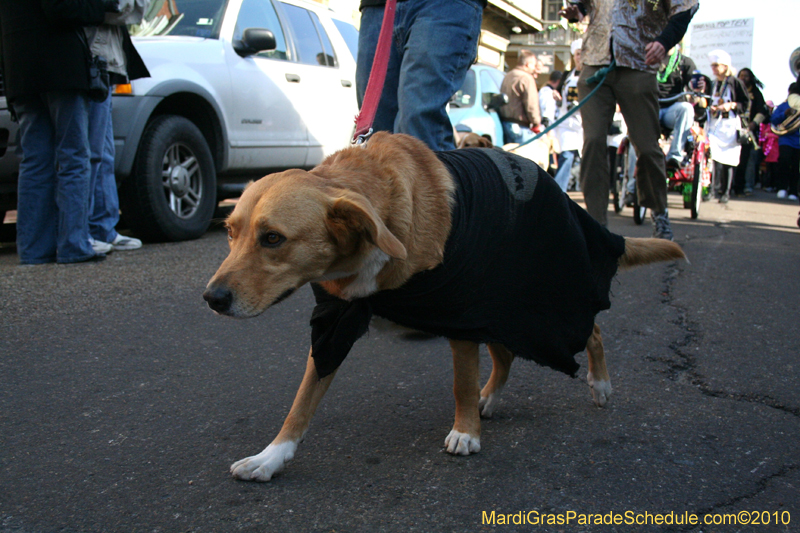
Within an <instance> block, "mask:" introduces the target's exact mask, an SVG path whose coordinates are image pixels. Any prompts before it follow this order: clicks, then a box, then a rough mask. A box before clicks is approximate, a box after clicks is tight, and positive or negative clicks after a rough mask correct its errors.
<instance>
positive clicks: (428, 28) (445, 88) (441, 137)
mask: <svg viewBox="0 0 800 533" xmlns="http://www.w3.org/2000/svg"><path fill="white" fill-rule="evenodd" d="M481 18H482V9H481V7H480V6H479V5H478V3H477V2H475V1H472V0H406V1H405V2H398V3H397V11H396V12H395V20H394V32H393V36H392V37H393V39H392V45H393V46H392V47H391V53H390V56H389V66H388V69H387V73H386V82H385V85H384V86H383V92H382V94H381V100H380V104H379V105H378V110H377V113H376V114H375V121H374V123H373V126H372V128H373V130H375V131H390V132H394V133H406V134H409V135H412V136H414V137H416V138H418V139H420V140H422V141H423V142H425V144H427V145H428V146H429V147H430V148H431V149H432V150H453V149H455V143H454V139H453V125H452V124H451V123H450V118H449V117H448V116H447V110H446V106H447V102H448V101H449V100H450V97H452V96H453V94H455V92H456V91H457V90H458V89H460V88H461V85H462V84H463V83H464V78H465V77H466V75H467V71H468V70H469V67H470V65H471V64H472V62H473V61H474V60H475V54H476V53H477V47H478V37H479V36H480V29H481ZM382 22H383V7H365V8H364V9H363V10H362V12H361V30H360V31H359V34H358V58H357V59H358V61H357V68H356V91H357V94H358V103H359V106H360V105H361V102H362V101H363V98H364V92H365V91H366V88H367V82H368V80H369V74H370V70H371V69H372V62H373V59H374V57H375V48H376V47H377V45H378V36H379V35H380V29H381V23H382Z"/></svg>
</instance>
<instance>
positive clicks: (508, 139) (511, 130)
mask: <svg viewBox="0 0 800 533" xmlns="http://www.w3.org/2000/svg"><path fill="white" fill-rule="evenodd" d="M500 125H501V126H503V144H510V143H517V144H522V143H524V142H525V141H528V140H530V139H532V138H533V137H534V136H535V135H536V134H535V133H534V132H533V130H532V129H530V128H526V127H525V126H520V125H519V124H517V123H516V122H507V121H505V120H501V121H500Z"/></svg>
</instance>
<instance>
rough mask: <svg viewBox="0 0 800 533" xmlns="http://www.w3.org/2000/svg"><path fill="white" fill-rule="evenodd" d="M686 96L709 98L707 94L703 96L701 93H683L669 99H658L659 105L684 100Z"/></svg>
mask: <svg viewBox="0 0 800 533" xmlns="http://www.w3.org/2000/svg"><path fill="white" fill-rule="evenodd" d="M684 96H696V97H698V98H708V95H707V94H703V93H701V92H697V91H683V92H682V93H679V94H675V95H672V96H670V97H669V98H659V99H658V103H659V104H668V103H670V102H674V101H676V100H678V99H679V98H683V97H684Z"/></svg>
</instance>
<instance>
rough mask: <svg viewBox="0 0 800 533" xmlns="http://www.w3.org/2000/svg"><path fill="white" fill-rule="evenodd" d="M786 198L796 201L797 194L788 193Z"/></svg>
mask: <svg viewBox="0 0 800 533" xmlns="http://www.w3.org/2000/svg"><path fill="white" fill-rule="evenodd" d="M786 199H787V200H791V201H793V202H796V201H797V195H796V194H790V195H789V196H787V197H786Z"/></svg>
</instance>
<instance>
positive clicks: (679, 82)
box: [656, 55, 697, 108]
mask: <svg viewBox="0 0 800 533" xmlns="http://www.w3.org/2000/svg"><path fill="white" fill-rule="evenodd" d="M670 60H671V56H668V57H667V60H666V61H667V65H665V69H664V70H659V71H658V74H656V78H657V79H658V97H659V98H660V99H665V98H669V97H670V96H675V95H676V94H680V93H682V92H683V91H684V90H685V88H686V87H688V86H689V82H690V81H691V80H692V73H693V72H694V71H695V69H696V68H697V66H695V64H694V61H692V59H691V58H689V57H686V56H683V55H682V56H681V57H680V59H679V62H678V64H677V65H675V66H674V68H673V69H671V70H670V69H669V62H670ZM667 70H669V72H667ZM662 79H663V80H664V81H661V80H662ZM678 101H680V102H685V101H686V98H684V99H682V100H676V101H674V102H667V103H663V102H659V104H660V105H661V107H662V108H667V107H670V106H671V105H673V104H674V103H676V102H678Z"/></svg>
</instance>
